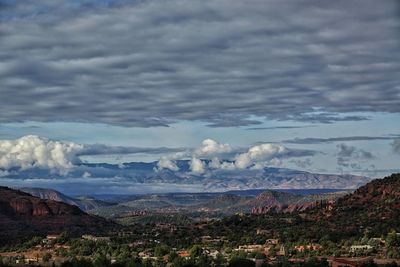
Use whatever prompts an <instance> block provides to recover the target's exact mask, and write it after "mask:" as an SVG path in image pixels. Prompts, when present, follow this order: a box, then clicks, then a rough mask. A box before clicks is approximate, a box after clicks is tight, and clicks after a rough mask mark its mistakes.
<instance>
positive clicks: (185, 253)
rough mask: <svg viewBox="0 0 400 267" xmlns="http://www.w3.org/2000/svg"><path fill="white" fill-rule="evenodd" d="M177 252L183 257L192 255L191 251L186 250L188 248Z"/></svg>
mask: <svg viewBox="0 0 400 267" xmlns="http://www.w3.org/2000/svg"><path fill="white" fill-rule="evenodd" d="M177 254H178V256H179V257H182V258H189V257H190V253H189V252H188V251H186V250H181V251H178V253H177Z"/></svg>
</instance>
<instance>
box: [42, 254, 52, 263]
mask: <svg viewBox="0 0 400 267" xmlns="http://www.w3.org/2000/svg"><path fill="white" fill-rule="evenodd" d="M51 258H52V255H51V253H49V252H47V253H46V254H44V255H43V258H42V259H43V262H49V261H50V260H51Z"/></svg>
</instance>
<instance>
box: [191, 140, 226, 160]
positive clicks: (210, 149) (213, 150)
mask: <svg viewBox="0 0 400 267" xmlns="http://www.w3.org/2000/svg"><path fill="white" fill-rule="evenodd" d="M232 151H233V148H232V147H231V146H230V145H229V144H220V143H218V142H217V141H215V140H212V139H205V140H203V142H202V146H201V147H200V148H198V149H196V150H195V151H194V154H196V155H197V156H199V157H204V156H213V155H221V154H228V153H231V152H232Z"/></svg>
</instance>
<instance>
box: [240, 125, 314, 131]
mask: <svg viewBox="0 0 400 267" xmlns="http://www.w3.org/2000/svg"><path fill="white" fill-rule="evenodd" d="M309 127H313V126H311V125H306V126H271V127H252V128H247V129H246V130H249V131H258V130H281V129H283V130H290V129H302V128H309Z"/></svg>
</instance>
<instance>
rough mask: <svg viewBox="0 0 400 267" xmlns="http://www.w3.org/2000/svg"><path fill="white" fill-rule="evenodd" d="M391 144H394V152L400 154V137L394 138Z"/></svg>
mask: <svg viewBox="0 0 400 267" xmlns="http://www.w3.org/2000/svg"><path fill="white" fill-rule="evenodd" d="M391 145H392V149H393V152H395V153H397V154H400V138H398V139H396V140H394V141H393V143H392V144H391Z"/></svg>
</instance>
